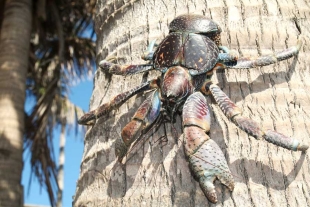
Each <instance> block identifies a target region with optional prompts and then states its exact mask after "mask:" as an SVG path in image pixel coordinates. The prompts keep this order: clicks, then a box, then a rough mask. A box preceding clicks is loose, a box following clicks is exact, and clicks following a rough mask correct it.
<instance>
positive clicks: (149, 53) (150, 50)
mask: <svg viewBox="0 0 310 207" xmlns="http://www.w3.org/2000/svg"><path fill="white" fill-rule="evenodd" d="M155 46H157V45H156V39H155V40H153V41H152V42H150V44H149V46H148V47H147V50H146V51H145V53H144V54H143V55H142V56H141V58H142V59H143V60H153V56H154V47H155Z"/></svg>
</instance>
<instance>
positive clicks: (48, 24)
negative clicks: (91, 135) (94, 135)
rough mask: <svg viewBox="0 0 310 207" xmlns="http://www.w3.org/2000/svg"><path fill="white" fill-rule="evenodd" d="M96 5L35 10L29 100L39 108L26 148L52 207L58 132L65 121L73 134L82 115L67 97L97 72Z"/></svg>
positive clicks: (31, 118)
mask: <svg viewBox="0 0 310 207" xmlns="http://www.w3.org/2000/svg"><path fill="white" fill-rule="evenodd" d="M39 2H40V3H39ZM94 4H95V1H94V0H75V1H71V0H70V1H69V0H54V1H53V0H52V1H46V0H40V1H37V3H36V4H35V5H34V7H35V10H34V16H35V17H34V18H33V19H34V29H33V40H32V41H31V50H30V53H29V54H30V55H29V60H30V61H29V62H30V65H29V71H28V79H27V95H28V96H31V97H32V98H35V100H36V104H35V105H34V106H33V107H32V110H31V112H30V113H29V114H27V116H26V121H25V123H26V124H25V128H26V132H25V147H26V148H28V149H30V152H31V159H30V161H31V166H32V173H33V174H34V175H35V176H36V178H37V179H38V180H39V182H40V184H41V185H42V186H44V187H45V188H46V190H47V192H48V195H49V198H50V202H51V205H52V206H55V203H56V202H55V199H56V195H57V191H58V184H57V166H56V162H55V156H54V150H53V144H52V139H53V130H54V129H55V127H57V126H58V125H60V124H61V123H64V119H66V120H65V123H66V124H67V125H68V126H70V127H69V128H70V129H71V128H72V127H73V126H77V124H75V123H77V117H78V116H79V115H78V113H80V114H81V113H82V110H81V109H79V108H78V107H76V106H74V105H73V104H72V103H70V102H69V100H68V98H67V97H68V93H69V87H70V83H71V82H72V80H74V79H75V80H77V79H81V78H85V77H87V76H88V75H89V74H90V73H92V71H93V70H94V66H95V43H94V41H95V40H94V39H93V38H92V37H91V36H88V35H86V36H85V35H84V33H85V31H88V32H89V33H90V34H93V33H94V32H93V21H92V15H93V13H92V12H93V11H94ZM50 8H51V9H50ZM36 15H37V16H36ZM36 17H37V18H36ZM77 130H78V129H77V128H76V131H77Z"/></svg>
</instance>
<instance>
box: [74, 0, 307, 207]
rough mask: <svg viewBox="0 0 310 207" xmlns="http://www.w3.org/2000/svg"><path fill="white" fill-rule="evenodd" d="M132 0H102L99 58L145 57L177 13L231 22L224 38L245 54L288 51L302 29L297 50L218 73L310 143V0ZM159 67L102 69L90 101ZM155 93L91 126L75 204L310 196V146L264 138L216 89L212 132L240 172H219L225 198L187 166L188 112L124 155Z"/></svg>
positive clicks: (235, 97) (261, 115)
mask: <svg viewBox="0 0 310 207" xmlns="http://www.w3.org/2000/svg"><path fill="white" fill-rule="evenodd" d="M125 2H126V3H124V2H123V1H98V5H97V14H96V18H95V20H96V32H97V38H98V40H97V54H98V60H101V59H104V58H106V57H107V56H117V57H119V63H129V64H138V63H144V61H142V60H141V59H140V56H141V54H142V53H143V52H144V50H145V49H146V47H147V45H148V44H149V42H150V41H152V40H153V39H158V41H160V40H162V39H163V38H164V37H165V36H166V35H167V34H168V25H169V22H170V21H171V20H172V19H173V18H174V17H176V16H177V15H180V14H184V13H196V14H204V15H205V16H208V17H210V18H212V19H213V20H215V21H216V22H217V23H218V24H219V25H221V27H222V30H223V32H222V43H223V45H225V46H227V47H229V48H231V49H234V50H237V51H238V52H239V54H240V55H241V56H258V55H261V54H271V53H273V52H276V51H281V50H283V49H285V48H288V47H290V46H293V45H296V43H297V37H298V36H299V35H300V33H301V34H302V35H303V36H304V42H305V43H304V46H303V48H302V50H301V51H300V53H299V55H298V57H297V58H291V59H289V60H287V61H282V62H280V63H278V64H275V65H271V66H265V67H260V68H254V69H251V70H237V69H233V70H226V71H218V72H217V74H215V75H214V76H213V78H212V81H213V82H214V83H216V84H218V85H219V86H220V87H221V88H222V89H223V91H224V92H225V93H226V94H227V95H228V96H229V97H230V98H231V99H232V101H234V102H235V103H236V105H237V106H238V107H240V108H241V109H242V110H243V115H244V116H247V117H249V118H251V119H253V120H255V121H257V122H258V123H260V125H261V127H263V128H267V129H268V128H269V129H273V130H277V131H279V132H281V133H283V134H285V135H287V136H294V137H296V138H297V139H299V140H300V141H302V142H304V143H307V144H309V143H310V95H309V91H310V83H309V80H310V69H309V65H310V59H309V58H307V57H309V40H310V39H309V37H310V36H309V30H310V29H309V28H310V20H309V18H310V3H309V2H308V1H306V0H295V1H293V0H288V1H284V0H283V1H282V0H278V1H276V0H271V1H264V0H263V1H245V0H238V1H228V0H220V1H218V0H216V1H215V0H210V1H199V0H193V1H148V0H144V1H125ZM158 75H160V73H159V72H156V71H155V72H150V73H144V74H141V75H135V76H127V77H123V76H116V75H113V76H111V75H109V74H106V73H104V72H103V71H101V70H100V69H98V71H97V73H96V75H95V79H94V84H95V86H94V90H93V95H92V98H91V101H90V109H91V110H93V109H95V108H97V107H98V106H99V105H100V104H102V103H104V102H107V101H108V100H109V99H111V98H112V97H114V96H115V95H117V94H119V93H121V92H123V91H125V90H128V89H130V88H133V87H135V86H137V85H138V84H141V83H143V82H145V81H146V80H149V79H152V78H155V77H157V76H158ZM147 95H148V94H141V95H137V96H135V97H133V98H131V99H130V100H129V101H128V102H126V103H125V104H124V105H123V106H121V107H120V108H119V110H117V111H114V112H112V113H110V115H109V116H105V117H102V118H100V119H99V120H98V121H97V123H96V124H95V125H94V126H93V127H90V128H89V129H88V131H87V134H86V137H85V148H84V155H83V159H82V164H81V172H80V178H79V180H78V182H77V190H76V195H75V197H74V206H236V207H237V206H264V207H267V206H268V207H271V206H272V207H274V206H279V207H280V206H281V207H282V206H291V207H292V206H310V195H309V192H310V167H309V163H310V160H309V152H308V153H307V154H301V153H300V152H291V151H288V150H286V149H282V148H279V147H277V146H274V145H272V144H270V143H267V142H265V141H257V140H256V139H254V138H253V137H250V136H248V135H247V134H246V133H245V132H243V131H241V130H240V129H238V128H237V127H236V126H235V125H234V124H233V123H231V122H230V121H228V119H227V118H226V117H225V116H224V115H223V114H222V112H221V111H220V109H219V107H218V106H217V105H215V104H214V103H212V102H211V100H210V99H209V100H208V101H209V103H210V109H211V111H212V112H211V119H212V121H211V131H210V137H211V138H212V139H213V140H214V141H215V142H216V143H217V144H218V145H219V146H220V148H221V149H222V151H223V152H224V155H225V157H226V159H227V161H228V165H229V168H230V170H231V171H232V174H233V176H234V179H235V189H234V191H233V192H232V193H231V192H230V191H229V190H228V189H227V188H226V187H225V186H223V185H221V184H219V182H216V191H217V195H218V199H219V201H218V203H217V204H211V203H209V202H208V201H207V199H206V197H205V196H204V194H203V192H202V191H201V189H200V187H199V185H198V183H197V182H196V181H195V179H194V178H193V177H192V175H191V173H190V171H189V168H188V163H187V161H186V158H185V155H184V150H183V146H182V141H181V138H180V135H181V133H182V130H181V120H180V119H178V120H177V123H175V124H174V126H171V125H170V124H166V131H167V137H168V141H167V142H166V143H163V142H162V141H163V139H159V138H160V137H161V136H163V135H164V128H163V127H164V126H163V125H162V126H161V128H160V129H159V130H158V131H157V132H156V133H154V134H150V133H149V134H147V135H146V136H145V138H144V140H145V142H144V143H140V144H138V145H137V146H136V147H135V148H134V149H133V150H132V151H131V152H130V153H129V154H128V158H127V162H126V164H120V163H118V162H117V161H116V159H115V155H114V143H115V140H116V139H117V138H119V137H120V133H121V130H122V128H123V127H124V126H125V125H126V123H128V122H129V121H130V119H131V116H132V115H133V114H134V112H135V110H137V108H138V107H139V105H140V104H141V103H142V102H143V100H145V97H146V96H147ZM173 128H174V129H175V130H173ZM171 129H172V130H171ZM175 131H176V132H175Z"/></svg>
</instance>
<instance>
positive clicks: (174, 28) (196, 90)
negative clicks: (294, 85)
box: [78, 15, 308, 203]
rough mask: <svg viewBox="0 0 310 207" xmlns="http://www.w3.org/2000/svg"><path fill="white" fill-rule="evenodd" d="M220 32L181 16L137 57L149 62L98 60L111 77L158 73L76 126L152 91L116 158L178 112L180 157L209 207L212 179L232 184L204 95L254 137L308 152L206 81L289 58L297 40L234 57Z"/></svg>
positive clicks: (200, 18) (214, 25) (193, 17)
mask: <svg viewBox="0 0 310 207" xmlns="http://www.w3.org/2000/svg"><path fill="white" fill-rule="evenodd" d="M220 34H221V28H220V27H219V25H218V24H217V23H216V22H214V21H213V20H211V19H208V18H206V17H205V16H202V15H181V16H178V17H176V18H175V19H174V20H173V21H172V22H171V23H170V25H169V34H168V36H167V37H166V38H165V39H164V40H163V41H161V43H160V44H159V45H156V44H155V41H152V42H151V43H150V45H149V46H148V49H147V51H146V52H145V54H143V56H142V58H143V59H144V60H146V61H149V62H148V63H147V64H140V65H119V64H114V63H112V62H109V61H106V60H103V61H101V62H100V63H99V66H100V67H101V69H103V70H106V71H108V72H109V73H111V74H117V75H130V74H136V73H141V72H146V71H150V70H159V71H160V72H161V73H162V74H161V76H159V77H158V78H156V79H153V80H150V81H148V82H146V83H144V84H142V85H140V86H137V87H135V88H133V89H131V90H129V91H126V92H124V93H121V94H119V95H117V96H115V97H114V98H113V99H112V100H111V101H110V102H108V103H105V104H103V105H101V106H100V107H98V108H97V109H96V110H93V111H90V112H88V113H86V114H85V115H83V116H82V117H81V118H80V119H79V121H78V122H79V124H84V125H93V124H94V123H95V121H96V119H98V118H99V117H101V116H103V115H106V114H108V113H109V112H110V111H112V110H113V109H116V108H118V107H119V106H120V105H121V104H123V103H124V102H126V101H127V100H128V99H129V98H131V97H132V96H134V95H136V94H138V93H141V92H144V91H148V90H154V91H153V93H152V94H151V95H150V96H149V97H148V98H147V99H146V100H145V101H144V102H143V103H142V104H141V106H140V107H139V108H138V110H137V111H136V113H135V114H134V116H133V118H132V120H131V121H130V122H129V123H128V124H127V125H126V126H125V127H124V128H123V130H122V133H121V137H122V138H121V139H118V140H117V141H116V143H115V153H116V156H117V157H118V159H119V160H120V161H121V160H122V158H123V157H124V156H125V155H126V153H127V152H128V149H129V148H130V146H131V145H132V143H133V142H134V141H135V140H136V139H137V137H138V135H139V133H141V131H143V129H146V128H149V127H151V126H152V125H154V124H156V123H158V119H161V118H162V117H168V119H169V120H171V121H173V120H174V117H175V116H176V114H177V113H179V112H181V113H182V120H183V123H182V126H183V138H184V149H185V154H186V155H187V157H188V160H189V165H190V168H191V171H192V172H193V174H194V177H195V178H196V179H197V180H198V182H199V184H200V187H201V189H202V191H203V192H204V194H205V195H206V197H207V198H208V200H209V201H211V202H213V203H216V202H217V195H216V192H215V187H214V184H213V182H214V180H215V179H216V178H217V179H219V180H220V182H221V183H223V184H224V185H226V186H227V187H228V188H229V189H230V190H231V191H232V190H233V188H234V180H233V176H232V174H231V172H230V170H229V168H228V165H227V162H226V160H225V157H224V155H223V153H222V151H221V150H220V148H219V146H218V145H217V144H216V143H215V142H214V141H213V140H212V139H210V137H209V136H208V135H207V133H208V132H209V130H210V124H211V120H210V113H209V108H208V103H207V100H206V96H211V97H212V98H214V100H215V102H216V103H217V104H218V105H219V107H220V109H221V110H222V112H223V113H224V114H225V116H226V117H227V118H228V119H229V120H230V121H232V122H233V123H234V124H235V125H236V126H238V127H239V128H240V129H242V130H244V131H245V132H246V133H248V134H249V135H251V136H253V137H254V138H256V139H260V138H263V139H265V140H266V141H267V142H271V143H273V144H275V145H277V146H280V147H283V148H286V149H289V150H293V151H302V152H305V151H306V150H307V149H308V145H305V144H301V143H300V142H299V141H298V140H296V139H294V138H289V137H287V136H285V135H283V134H280V133H278V132H276V131H273V130H269V129H268V130H264V129H261V128H260V126H259V124H258V123H256V122H255V121H253V120H251V119H249V118H246V117H244V116H242V115H241V110H240V109H239V108H238V107H237V106H236V105H235V104H234V103H233V102H232V101H231V100H230V99H229V98H228V96H227V95H226V94H225V93H224V92H223V91H222V90H221V89H220V88H219V87H218V86H217V85H216V84H213V83H212V82H211V77H212V75H213V73H214V71H215V70H217V69H228V68H241V69H242V68H243V69H247V68H253V67H258V66H265V65H270V64H274V63H276V62H278V61H282V60H285V59H288V58H291V57H293V56H294V55H297V54H298V52H299V50H300V48H301V45H302V43H301V41H300V40H298V43H297V45H296V46H294V47H290V48H288V49H285V50H283V51H281V52H277V53H276V54H274V55H265V56H261V57H257V58H248V57H240V58H239V57H238V55H237V53H235V52H233V51H230V50H229V49H228V48H227V47H225V46H222V45H221V40H220ZM155 47H157V48H156V49H154V48H155Z"/></svg>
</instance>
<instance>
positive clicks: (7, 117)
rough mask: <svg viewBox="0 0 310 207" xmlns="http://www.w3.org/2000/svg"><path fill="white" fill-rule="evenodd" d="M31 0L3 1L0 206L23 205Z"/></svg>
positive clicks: (0, 41)
mask: <svg viewBox="0 0 310 207" xmlns="http://www.w3.org/2000/svg"><path fill="white" fill-rule="evenodd" d="M31 3H32V1H31V0H7V1H6V3H5V8H4V18H3V22H2V27H1V38H0V48H1V50H0V79H1V81H0V136H1V138H0V186H1V187H0V206H8V207H9V206H10V207H15V206H16V207H17V206H22V205H23V187H22V185H21V173H22V169H23V160H22V153H23V133H24V100H25V85H26V73H27V69H28V57H29V45H30V32H31V8H32V5H31Z"/></svg>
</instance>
